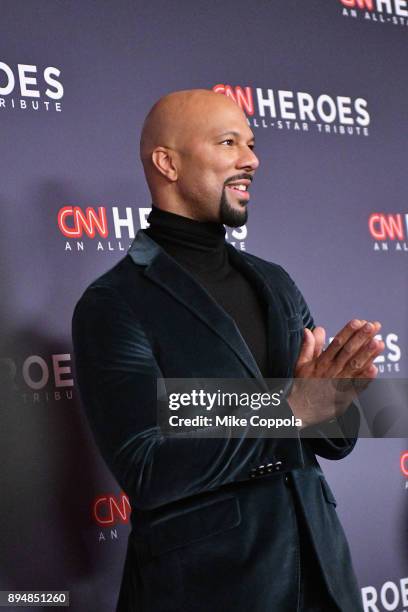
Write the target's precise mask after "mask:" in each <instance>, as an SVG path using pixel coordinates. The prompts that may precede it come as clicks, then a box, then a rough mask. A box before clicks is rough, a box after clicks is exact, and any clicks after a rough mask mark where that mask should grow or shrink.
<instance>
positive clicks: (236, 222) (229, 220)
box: [220, 187, 248, 227]
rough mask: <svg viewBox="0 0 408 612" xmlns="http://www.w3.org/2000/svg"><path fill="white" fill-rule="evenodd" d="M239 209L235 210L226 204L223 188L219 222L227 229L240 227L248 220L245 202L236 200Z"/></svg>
mask: <svg viewBox="0 0 408 612" xmlns="http://www.w3.org/2000/svg"><path fill="white" fill-rule="evenodd" d="M238 202H239V204H240V206H242V208H241V209H236V208H234V207H233V206H231V204H230V203H229V202H228V199H227V195H226V193H225V187H224V189H223V190H222V196H221V201H220V222H221V223H222V224H223V225H227V226H228V227H241V225H245V223H246V222H247V219H248V209H247V200H238Z"/></svg>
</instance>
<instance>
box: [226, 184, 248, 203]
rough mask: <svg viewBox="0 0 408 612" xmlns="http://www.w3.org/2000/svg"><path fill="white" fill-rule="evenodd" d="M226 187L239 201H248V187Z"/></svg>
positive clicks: (240, 185)
mask: <svg viewBox="0 0 408 612" xmlns="http://www.w3.org/2000/svg"><path fill="white" fill-rule="evenodd" d="M226 187H227V188H228V189H229V190H230V191H232V192H233V193H234V195H236V196H238V197H239V198H240V199H241V200H249V191H248V185H243V184H239V185H238V184H235V185H226Z"/></svg>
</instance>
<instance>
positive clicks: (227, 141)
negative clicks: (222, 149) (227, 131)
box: [221, 138, 234, 144]
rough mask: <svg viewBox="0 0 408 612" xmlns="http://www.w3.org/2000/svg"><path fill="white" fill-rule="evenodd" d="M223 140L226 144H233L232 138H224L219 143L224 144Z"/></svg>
mask: <svg viewBox="0 0 408 612" xmlns="http://www.w3.org/2000/svg"><path fill="white" fill-rule="evenodd" d="M224 142H226V143H228V144H233V143H234V141H233V139H232V138H227V139H226V140H223V141H222V143H221V144H224Z"/></svg>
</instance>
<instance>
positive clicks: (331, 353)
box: [317, 319, 365, 372]
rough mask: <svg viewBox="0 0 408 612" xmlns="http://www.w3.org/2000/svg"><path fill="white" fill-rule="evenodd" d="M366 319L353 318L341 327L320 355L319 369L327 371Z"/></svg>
mask: <svg viewBox="0 0 408 612" xmlns="http://www.w3.org/2000/svg"><path fill="white" fill-rule="evenodd" d="M364 323H365V321H360V319H352V320H351V321H349V322H348V323H347V325H345V326H344V327H343V329H341V330H340V331H339V332H338V333H337V334H336V335H335V337H334V338H333V340H332V341H331V343H330V344H329V346H328V347H327V349H326V350H325V351H323V352H322V354H321V355H320V357H319V361H318V364H317V366H318V369H319V370H321V371H322V372H325V371H326V370H327V369H328V368H329V367H330V366H331V363H332V361H333V359H334V358H335V357H336V355H337V354H338V353H339V352H340V350H341V349H342V348H343V346H344V345H345V344H346V342H347V341H348V340H349V338H351V337H352V336H353V335H354V334H355V333H356V332H357V331H358V330H360V329H361V328H362V327H363V325H364Z"/></svg>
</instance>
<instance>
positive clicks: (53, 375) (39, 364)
mask: <svg viewBox="0 0 408 612" xmlns="http://www.w3.org/2000/svg"><path fill="white" fill-rule="evenodd" d="M0 368H1V371H2V374H3V375H4V378H5V380H6V381H8V382H9V383H10V384H11V389H12V390H13V391H14V392H19V393H21V397H22V399H23V402H24V403H26V404H39V403H47V402H50V401H61V400H72V387H73V386H74V381H73V378H72V367H71V355H70V354H69V353H57V354H53V355H49V356H47V357H45V358H44V357H42V356H41V355H29V356H28V357H26V358H25V359H23V360H22V361H21V360H18V359H15V358H11V357H5V358H3V359H0Z"/></svg>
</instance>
